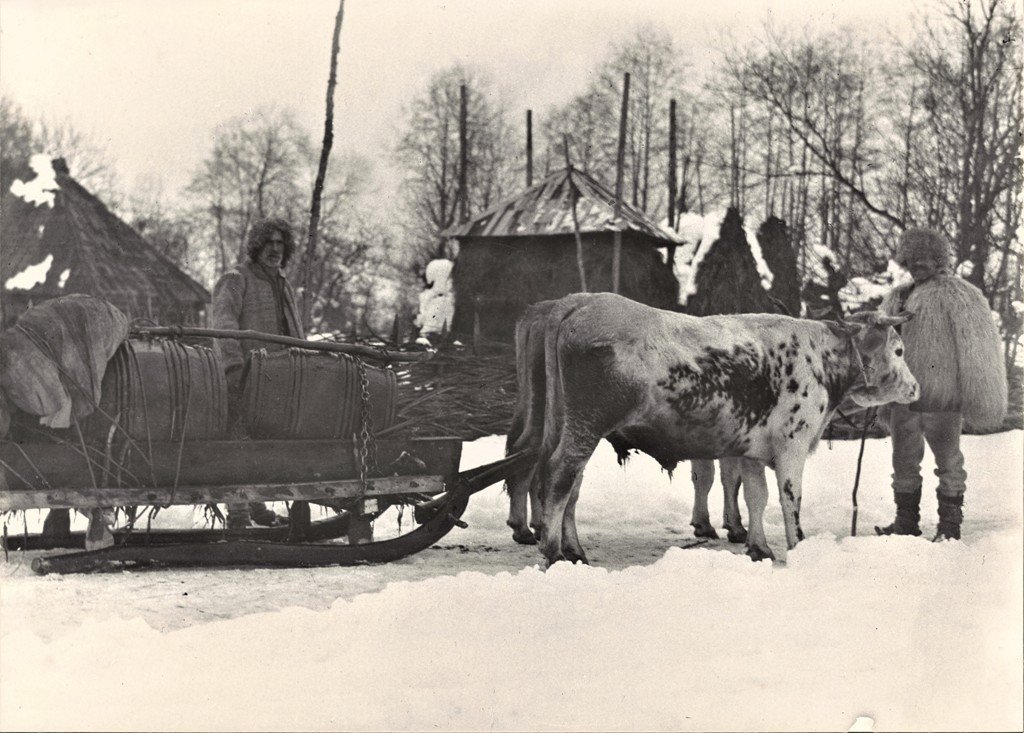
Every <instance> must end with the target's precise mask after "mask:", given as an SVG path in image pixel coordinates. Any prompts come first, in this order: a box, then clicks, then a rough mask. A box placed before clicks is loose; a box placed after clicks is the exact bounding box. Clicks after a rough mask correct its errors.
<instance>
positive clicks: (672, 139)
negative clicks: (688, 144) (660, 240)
mask: <svg viewBox="0 0 1024 733" xmlns="http://www.w3.org/2000/svg"><path fill="white" fill-rule="evenodd" d="M668 225H669V226H670V227H671V228H672V229H675V228H676V100H674V99H672V100H669V103H668Z"/></svg>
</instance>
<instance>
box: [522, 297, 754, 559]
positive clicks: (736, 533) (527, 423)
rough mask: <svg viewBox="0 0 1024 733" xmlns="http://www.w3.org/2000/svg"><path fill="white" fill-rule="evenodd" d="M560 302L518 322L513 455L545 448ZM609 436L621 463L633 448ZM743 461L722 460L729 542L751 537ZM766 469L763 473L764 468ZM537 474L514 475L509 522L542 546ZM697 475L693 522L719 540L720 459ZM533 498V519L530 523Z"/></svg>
mask: <svg viewBox="0 0 1024 733" xmlns="http://www.w3.org/2000/svg"><path fill="white" fill-rule="evenodd" d="M558 303H559V301H554V300H548V301H543V302H541V303H537V304H536V305H533V306H531V307H530V308H529V309H528V310H527V312H526V314H525V315H524V317H523V318H521V319H519V322H518V323H517V324H516V374H517V379H518V391H517V397H518V401H517V404H516V410H515V414H514V416H513V420H512V424H511V426H510V428H509V432H508V437H507V440H506V444H505V452H506V454H507V455H511V454H513V453H516V452H518V451H522V450H532V449H537V448H539V446H540V441H541V437H542V435H543V431H544V400H545V389H544V379H545V362H544V333H545V329H546V327H547V320H548V317H549V315H550V313H551V312H552V310H554V309H555V308H556V306H557V305H558ZM608 439H609V440H610V441H611V443H612V445H613V446H615V449H616V451H617V452H618V456H619V462H620V463H624V462H625V460H626V458H627V457H628V454H629V446H628V445H625V444H622V443H621V442H619V441H618V437H617V436H616V435H615V434H614V433H613V434H611V435H609V436H608ZM741 465H742V464H741V460H740V459H736V458H723V459H722V460H721V461H720V467H721V479H722V489H723V492H724V507H723V513H722V514H723V518H722V524H723V526H724V527H725V528H726V530H727V531H728V537H729V541H730V542H736V543H742V542H746V540H747V531H746V530H745V529H744V528H743V522H742V519H741V517H740V511H739V504H738V497H739V487H740V483H741V481H740V471H741ZM760 470H762V472H763V469H760ZM533 477H534V473H533V471H527V472H525V473H522V474H517V475H514V476H512V477H510V478H509V479H508V480H507V482H506V488H507V490H508V493H509V517H508V525H509V526H510V527H511V528H512V538H513V539H514V540H515V541H516V542H518V543H520V544H524V545H534V544H537V537H538V536H539V535H540V530H541V511H542V509H541V505H540V500H539V496H538V491H537V484H536V482H535V481H534V480H533ZM691 478H692V481H693V487H694V502H693V516H692V519H691V522H690V524H691V525H692V526H693V528H694V534H695V535H696V536H698V537H709V538H716V539H717V537H718V535H717V533H716V532H715V529H714V527H713V526H712V525H711V518H710V513H709V511H708V494H709V493H710V491H711V486H712V484H713V483H714V480H715V461H713V460H695V461H693V464H692V471H691ZM531 487H532V488H533V490H532V491H531V490H530V488H531ZM527 496H529V504H530V511H529V517H530V518H531V522H530V525H529V526H527Z"/></svg>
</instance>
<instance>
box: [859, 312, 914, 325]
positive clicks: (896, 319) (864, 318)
mask: <svg viewBox="0 0 1024 733" xmlns="http://www.w3.org/2000/svg"><path fill="white" fill-rule="evenodd" d="M913 317H914V314H913V313H911V312H910V311H903V312H901V313H897V314H896V315H894V316H888V315H885V314H884V313H882V312H881V311H862V312H860V313H852V314H850V315H849V316H847V318H846V321H847V322H849V323H863V324H866V325H869V326H882V327H886V326H898V325H900V324H901V323H906V322H907V321H909V320H910V319H911V318H913Z"/></svg>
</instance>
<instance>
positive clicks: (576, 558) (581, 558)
mask: <svg viewBox="0 0 1024 733" xmlns="http://www.w3.org/2000/svg"><path fill="white" fill-rule="evenodd" d="M562 554H563V555H564V556H565V559H566V560H568V561H569V562H571V563H573V564H575V563H581V564H583V565H589V564H590V561H589V560H587V556H586V555H585V554H583V551H582V550H581V551H580V552H575V551H573V550H571V549H569V548H563V550H562Z"/></svg>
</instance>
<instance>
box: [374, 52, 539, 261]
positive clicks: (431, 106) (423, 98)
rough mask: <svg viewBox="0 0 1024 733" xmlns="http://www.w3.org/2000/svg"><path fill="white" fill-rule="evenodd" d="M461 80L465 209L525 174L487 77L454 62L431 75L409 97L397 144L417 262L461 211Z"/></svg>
mask: <svg viewBox="0 0 1024 733" xmlns="http://www.w3.org/2000/svg"><path fill="white" fill-rule="evenodd" d="M462 85H465V86H466V87H467V90H468V99H467V130H466V132H467V145H468V156H467V157H468V162H469V165H468V170H467V171H466V173H467V176H466V180H467V189H468V190H467V191H466V195H467V204H468V210H469V212H470V214H471V215H472V213H475V212H478V211H481V210H482V209H483V208H485V207H487V206H489V205H490V204H492V203H494V202H495V201H496V200H498V199H499V198H502V197H503V196H506V195H508V194H509V193H510V192H511V191H513V190H514V187H515V186H516V184H517V183H518V182H519V181H520V180H521V178H522V176H521V171H522V170H523V167H524V163H523V162H522V160H521V157H522V156H521V155H519V153H518V150H519V148H518V144H517V137H516V136H515V134H514V133H513V130H512V127H511V125H510V124H509V122H508V120H507V115H506V113H505V109H504V106H503V105H502V103H501V102H500V101H499V100H497V97H496V94H495V92H494V89H493V86H492V85H491V83H490V82H489V81H487V80H486V79H485V78H484V77H483V76H481V75H480V74H478V73H475V72H473V71H471V70H470V69H467V68H465V67H462V66H458V65H457V66H453V67H451V68H448V69H445V70H443V71H440V72H438V73H437V74H435V75H434V76H433V77H432V78H431V80H430V83H429V85H428V87H427V89H426V90H425V91H424V92H423V93H422V94H421V95H420V96H418V97H416V98H415V99H414V100H413V101H412V102H411V103H410V105H409V107H408V109H407V111H406V119H405V122H404V130H403V132H402V134H401V137H400V139H399V140H398V143H397V145H396V147H395V150H394V155H395V160H396V162H397V163H398V165H399V166H400V167H401V169H402V171H403V173H404V180H403V182H402V192H403V196H404V199H405V204H406V210H407V211H406V214H407V220H406V222H405V223H406V230H407V232H408V235H409V239H410V241H411V243H412V246H413V249H414V253H413V258H414V260H415V261H416V263H417V264H419V265H423V264H425V263H426V261H427V260H429V259H432V258H433V257H435V256H437V254H438V253H439V252H441V251H442V250H443V242H441V241H440V237H439V234H440V233H441V231H443V230H444V229H447V228H448V227H450V226H451V225H452V224H454V223H455V221H456V219H457V216H458V195H457V194H458V179H459V175H458V174H459V143H458V136H459V122H458V120H459V106H460V94H459V88H460V86H462ZM442 253H443V252H442Z"/></svg>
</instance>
